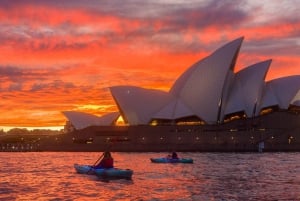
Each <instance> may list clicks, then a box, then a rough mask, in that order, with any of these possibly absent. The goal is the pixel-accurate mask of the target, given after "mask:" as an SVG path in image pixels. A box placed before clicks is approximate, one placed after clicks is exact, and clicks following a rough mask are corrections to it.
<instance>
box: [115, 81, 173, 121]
mask: <svg viewBox="0 0 300 201" xmlns="http://www.w3.org/2000/svg"><path fill="white" fill-rule="evenodd" d="M110 91H111V93H112V96H113V98H114V100H115V101H116V103H117V105H118V108H119V110H120V111H121V114H122V116H123V119H124V120H125V121H126V122H128V123H129V124H130V125H139V124H148V123H149V122H150V121H151V119H152V115H153V114H155V113H156V112H157V111H158V110H160V108H162V107H163V106H164V105H166V104H167V103H168V102H169V101H170V100H171V98H172V97H171V96H170V95H169V94H168V93H167V92H164V91H160V90H154V89H144V88H140V87H135V86H114V87H110Z"/></svg>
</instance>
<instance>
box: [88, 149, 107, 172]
mask: <svg viewBox="0 0 300 201" xmlns="http://www.w3.org/2000/svg"><path fill="white" fill-rule="evenodd" d="M103 156H104V153H103V154H102V155H101V156H100V157H99V158H98V159H97V160H96V162H95V163H94V165H92V166H90V169H89V171H87V174H89V173H90V171H91V170H92V169H93V168H94V167H95V165H97V163H98V162H99V161H100V160H101V159H102V158H103Z"/></svg>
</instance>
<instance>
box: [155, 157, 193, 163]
mask: <svg viewBox="0 0 300 201" xmlns="http://www.w3.org/2000/svg"><path fill="white" fill-rule="evenodd" d="M150 160H151V162H152V163H193V162H194V161H193V159H191V158H150Z"/></svg>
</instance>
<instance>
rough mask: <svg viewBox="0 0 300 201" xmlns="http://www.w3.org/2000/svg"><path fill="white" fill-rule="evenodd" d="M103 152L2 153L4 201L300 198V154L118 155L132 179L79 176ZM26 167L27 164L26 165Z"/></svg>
mask: <svg viewBox="0 0 300 201" xmlns="http://www.w3.org/2000/svg"><path fill="white" fill-rule="evenodd" d="M100 154H101V153H88V152H82V153H72V152H57V153H55V152H40V153H39V152H32V153H0V157H1V158H2V161H5V163H1V165H0V166H1V168H0V174H1V181H0V200H53V201H54V200H55V201H60V200H64V201H65V200H80V201H81V200H136V201H144V200H145V201H146V200H147V201H148V200H153V201H154V200H155V201H157V200H178V201H180V200H183V201H186V200H187V201H189V200H213V201H223V200H226V201H227V200H266V201H268V200H270V201H271V200H300V165H299V164H300V153H263V154H257V153H179V155H180V156H182V157H187V158H193V159H194V164H155V163H151V162H150V160H149V159H150V158H153V157H160V156H164V155H166V153H113V157H114V158H115V165H116V166H117V167H119V168H129V169H132V170H134V174H133V179H132V180H123V179H121V180H101V179H99V178H97V177H96V176H94V175H80V174H77V173H75V171H74V168H73V164H74V163H80V164H94V162H95V161H96V160H97V159H98V157H99V155H100ZM20 164H22V166H21V167H20Z"/></svg>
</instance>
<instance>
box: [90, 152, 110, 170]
mask: <svg viewBox="0 0 300 201" xmlns="http://www.w3.org/2000/svg"><path fill="white" fill-rule="evenodd" d="M113 167H114V159H113V158H112V157H111V154H110V152H109V151H106V152H104V156H103V158H102V160H101V161H100V162H99V163H98V164H97V165H95V167H94V168H113Z"/></svg>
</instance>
